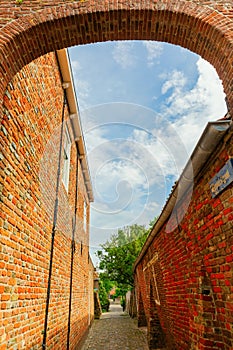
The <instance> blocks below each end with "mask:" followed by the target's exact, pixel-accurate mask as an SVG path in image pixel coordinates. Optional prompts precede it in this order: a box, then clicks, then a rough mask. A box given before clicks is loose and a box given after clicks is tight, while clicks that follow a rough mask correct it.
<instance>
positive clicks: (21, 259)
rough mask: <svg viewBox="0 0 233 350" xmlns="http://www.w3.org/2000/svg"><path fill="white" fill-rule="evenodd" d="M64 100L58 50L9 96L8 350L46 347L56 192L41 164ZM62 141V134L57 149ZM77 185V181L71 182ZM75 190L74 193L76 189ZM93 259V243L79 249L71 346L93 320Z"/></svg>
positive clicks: (56, 325)
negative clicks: (90, 281)
mask: <svg viewBox="0 0 233 350" xmlns="http://www.w3.org/2000/svg"><path fill="white" fill-rule="evenodd" d="M62 104H63V90H62V88H61V83H60V77H59V71H58V69H57V66H56V61H55V57H54V55H53V54H49V55H47V56H46V57H41V58H40V59H38V60H36V61H34V62H32V63H31V64H30V65H28V66H26V67H25V68H24V69H23V70H22V71H21V72H20V73H19V74H17V76H16V77H14V79H13V80H12V81H11V83H10V84H9V86H8V89H7V91H6V94H5V97H4V115H3V118H2V124H1V146H2V147H1V180H2V181H1V184H4V186H3V187H2V188H1V200H2V203H1V222H0V225H1V239H2V245H1V255H0V256H1V262H0V264H1V265H0V266H1V276H2V277H1V283H0V292H1V316H2V318H1V320H2V321H1V326H0V329H1V330H0V335H1V341H0V344H1V347H2V348H1V349H13V348H14V346H15V345H16V344H17V346H18V348H19V349H30V348H32V347H34V348H37V347H38V346H39V347H40V346H41V341H42V330H43V322H44V313H45V299H46V290H47V278H48V264H49V251H50V239H51V237H50V236H51V229H52V227H51V225H52V224H51V210H52V209H53V208H50V209H49V212H48V207H47V206H46V204H48V205H49V204H51V201H50V202H48V201H47V199H46V195H45V194H44V193H42V192H43V190H45V192H46V191H48V192H49V190H50V188H49V186H47V187H46V181H44V180H45V178H43V176H42V180H43V181H44V183H43V186H42V187H41V186H40V183H39V180H41V177H39V175H40V169H41V167H42V168H43V165H41V160H44V158H43V156H44V154H45V153H46V144H47V142H48V140H49V139H50V137H51V135H52V134H53V132H54V130H55V129H56V127H57V126H58V125H59V124H60V122H61V115H62ZM66 117H67V111H66ZM58 134H59V133H58ZM56 142H57V139H56V138H55V148H57V147H56V146H57V144H56ZM72 153H73V156H72V167H73V169H72V167H71V172H70V177H71V179H72V177H74V170H75V159H76V157H75V147H73V150H72ZM50 155H51V158H52V161H55V160H56V159H57V155H52V154H50ZM42 164H44V163H43V162H42ZM45 168H46V167H45ZM79 168H80V164H79ZM56 170H57V167H56V165H55V164H53V167H52V168H51V167H50V175H51V174H53V173H54V174H56ZM25 174H26V175H25ZM51 176H52V175H51ZM54 176H56V175H54ZM54 176H52V179H54ZM43 181H42V182H43ZM82 181H83V179H82V177H80V182H81V185H82V186H81V188H82V189H84V186H83V183H82ZM71 184H75V182H74V181H73V182H72V181H71ZM71 186H72V185H71ZM70 191H71V192H72V187H70ZM73 191H74V188H73ZM50 195H51V196H52V195H53V193H50ZM65 196H66V197H67V193H66V191H65V189H64V186H63V184H61V196H60V197H59V198H64V197H65ZM52 197H53V196H52ZM80 200H81V199H80ZM68 202H69V209H70V211H71V213H72V210H73V206H74V196H73V198H72V196H70V197H69V198H68ZM58 217H59V220H60V221H59V220H58V231H57V232H56V238H55V250H54V266H53V277H52V286H51V291H52V292H51V304H50V313H49V332H48V346H49V348H56V349H59V348H61V349H63V348H64V347H65V346H66V345H65V344H66V336H67V318H68V298H69V278H70V275H69V271H70V246H71V243H70V237H71V232H70V230H65V233H63V232H61V231H62V229H63V228H65V225H66V226H67V220H66V221H65V225H63V223H62V219H61V218H64V217H65V215H64V208H62V207H61V208H60V209H59V215H58ZM69 221H70V220H69ZM69 226H70V225H69ZM70 228H71V226H70ZM67 231H68V232H69V234H67ZM78 235H79V232H76V236H77V237H78ZM90 264H91V262H90V261H89V260H88V247H85V248H84V251H83V254H82V255H81V253H80V251H79V250H78V249H77V251H76V253H75V264H74V287H73V306H74V307H75V308H77V307H78V310H79V311H78V312H73V314H72V325H71V327H72V331H73V333H72V347H71V348H74V346H75V344H77V342H78V341H79V340H80V337H81V335H82V334H83V331H84V330H85V329H86V328H87V326H88V315H87V311H88V308H87V303H88V302H87V294H88V293H87V291H86V292H85V294H84V285H86V284H87V285H88V283H87V281H88V278H89V275H88V274H89V269H90V266H91V265H90ZM79 281H81V284H79ZM80 300H82V302H80ZM76 310H77V309H76ZM74 325H76V326H75V327H74Z"/></svg>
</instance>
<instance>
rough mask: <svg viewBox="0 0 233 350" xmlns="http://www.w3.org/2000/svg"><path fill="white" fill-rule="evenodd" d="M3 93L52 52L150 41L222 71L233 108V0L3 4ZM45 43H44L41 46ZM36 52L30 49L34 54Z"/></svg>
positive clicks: (0, 34) (0, 33)
mask: <svg viewBox="0 0 233 350" xmlns="http://www.w3.org/2000/svg"><path fill="white" fill-rule="evenodd" d="M0 6H1V10H2V11H1V13H2V16H0V23H2V28H1V31H0V40H1V41H0V42H1V47H0V60H1V66H0V89H1V91H2V92H3V91H4V89H5V86H6V83H7V82H9V81H10V80H11V78H12V76H14V74H15V73H16V72H17V71H19V70H20V69H21V68H22V66H24V65H26V64H28V63H29V62H30V61H32V60H33V59H35V58H36V57H39V56H40V55H43V54H45V53H47V52H51V51H54V50H56V49H60V48H64V47H69V46H72V45H77V44H85V43H90V42H98V41H107V40H119V39H122V40H127V39H136V40H141V39H144V40H145V39H150V40H159V41H166V42H169V43H172V44H176V45H180V46H183V47H185V48H188V49H190V50H191V51H193V52H196V53H197V54H199V55H201V56H202V57H203V58H205V59H206V60H208V61H210V63H212V64H213V65H214V66H215V68H216V69H217V71H218V74H219V76H220V78H221V79H222V81H223V85H224V88H225V91H226V94H227V98H228V102H229V107H230V109H232V106H233V89H232V76H233V67H232V59H233V50H232V28H233V20H232V6H231V4H230V3H229V1H228V0H219V1H204V0H184V1H182V0H170V1H168V0H161V1H155V2H153V1H151V2H150V1H142V0H141V1H140V0H136V1H134V2H127V1H124V0H118V1H115V0H111V1H108V2H106V1H98V2H96V1H93V0H92V1H84V2H83V1H70V0H66V1H63V2H61V1H50V2H49V3H48V1H41V2H38V1H30V0H24V1H23V3H22V4H21V5H20V6H17V5H16V4H15V2H14V1H13V0H12V7H10V6H9V3H8V2H7V6H6V3H4V2H2V3H1V4H0ZM38 43H39V44H38ZM28 47H30V50H28Z"/></svg>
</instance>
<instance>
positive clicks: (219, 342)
mask: <svg viewBox="0 0 233 350" xmlns="http://www.w3.org/2000/svg"><path fill="white" fill-rule="evenodd" d="M231 134H232V132H231ZM232 141H233V138H232V135H231V136H227V137H225V140H224V142H222V143H221V147H220V149H219V150H218V152H217V154H216V156H215V157H214V158H212V159H210V160H209V162H208V164H207V166H206V167H205V169H204V170H203V172H202V175H201V177H200V178H199V180H198V181H197V182H196V183H195V184H194V190H193V195H192V200H191V203H190V205H189V208H188V210H187V212H186V214H185V216H184V218H183V220H182V221H181V223H180V225H179V227H177V228H176V229H175V230H174V231H173V232H170V233H166V231H165V225H164V228H163V229H161V231H160V232H159V233H158V234H157V235H156V236H155V238H154V240H153V242H152V243H151V245H150V246H149V248H148V250H147V251H146V254H145V256H144V257H143V259H142V260H141V262H140V263H139V265H138V266H137V269H136V276H137V278H136V279H135V281H136V290H137V295H141V297H142V302H143V306H144V310H145V314H146V316H147V325H148V328H149V326H150V322H151V318H152V319H154V318H155V315H158V316H159V318H158V322H157V326H155V325H154V328H152V329H151V332H152V335H154V340H153V341H154V344H158V343H157V341H156V340H158V338H159V333H160V334H161V332H162V333H163V335H164V338H165V340H166V346H167V348H168V349H179V350H185V349H187V350H190V349H205V350H207V349H208V350H213V349H227V350H230V349H232V347H233V185H232V184H231V185H230V186H229V187H228V188H227V189H225V190H224V191H223V192H222V193H221V194H219V195H218V196H217V197H216V198H212V197H211V194H210V187H209V183H208V182H209V181H210V179H211V178H212V177H213V176H214V175H215V174H216V173H217V172H218V171H219V170H220V169H221V167H222V166H223V165H224V164H225V162H226V161H227V160H228V158H229V157H232V155H233V142H232ZM184 201H185V199H184ZM182 204H183V203H181V204H180V205H179V207H178V212H177V215H178V218H179V217H180V216H181V214H182V211H183V206H182ZM152 258H154V261H153V264H152V265H151V266H149V265H147V264H148V262H149V261H151V259H152ZM145 280H146V281H147V283H146V285H145V282H144V281H145ZM155 282H156V284H155ZM150 284H151V286H152V289H153V293H152V299H153V300H157V303H155V305H154V307H153V308H152V310H151V303H150V300H149V299H150V297H151V296H150V291H149V286H150ZM156 285H157V290H156ZM148 310H149V315H148ZM152 315H154V316H153V317H151V316H152ZM160 327H161V329H160V331H158V330H159V328H160ZM156 332H157V334H153V333H156ZM159 347H161V346H158V348H159ZM152 348H156V347H152Z"/></svg>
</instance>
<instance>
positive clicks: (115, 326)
mask: <svg viewBox="0 0 233 350" xmlns="http://www.w3.org/2000/svg"><path fill="white" fill-rule="evenodd" d="M81 350H148V346H147V340H146V332H145V329H142V328H138V327H137V323H136V320H133V319H132V318H130V317H129V316H128V314H127V313H125V312H123V311H122V307H121V306H120V305H119V304H117V303H116V304H114V303H112V304H111V305H110V311H109V312H108V313H104V314H103V315H101V317H100V319H99V320H95V321H94V322H93V325H92V327H91V329H90V332H89V334H88V337H87V339H86V341H85V343H84V345H83V346H82V348H81Z"/></svg>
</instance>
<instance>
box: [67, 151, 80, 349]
mask: <svg viewBox="0 0 233 350" xmlns="http://www.w3.org/2000/svg"><path fill="white" fill-rule="evenodd" d="M76 150H77V166H76V183H75V205H74V216H73V220H72V240H71V259H70V296H69V314H68V332H67V350H69V348H70V328H71V313H72V290H73V265H74V253H75V230H76V220H77V211H78V161H79V155H78V147H77V144H76Z"/></svg>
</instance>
